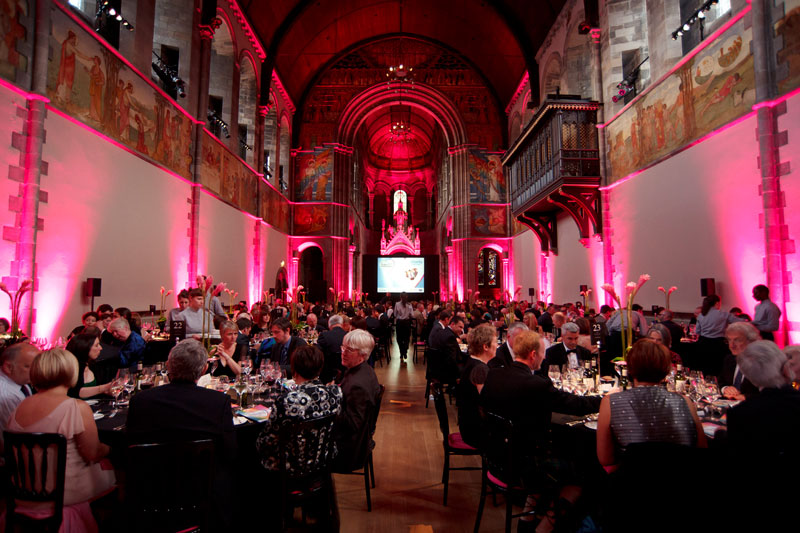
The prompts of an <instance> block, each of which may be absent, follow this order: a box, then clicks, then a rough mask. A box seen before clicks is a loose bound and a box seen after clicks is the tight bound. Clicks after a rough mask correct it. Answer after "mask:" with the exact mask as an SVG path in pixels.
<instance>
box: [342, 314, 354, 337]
mask: <svg viewBox="0 0 800 533" xmlns="http://www.w3.org/2000/svg"><path fill="white" fill-rule="evenodd" d="M340 316H341V315H340ZM342 329H343V330H344V331H345V333H349V332H350V330H351V329H353V326H352V324H351V319H350V317H349V316H347V315H345V316H343V317H342Z"/></svg>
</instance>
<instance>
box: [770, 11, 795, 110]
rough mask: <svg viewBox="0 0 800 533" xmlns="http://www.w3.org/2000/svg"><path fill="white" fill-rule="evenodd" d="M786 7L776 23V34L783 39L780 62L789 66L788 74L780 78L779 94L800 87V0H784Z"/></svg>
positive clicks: (779, 54)
mask: <svg viewBox="0 0 800 533" xmlns="http://www.w3.org/2000/svg"><path fill="white" fill-rule="evenodd" d="M784 9H785V10H786V16H785V17H783V18H782V19H781V20H779V21H778V22H777V23H776V24H775V34H776V35H777V36H778V38H779V39H780V38H782V39H783V48H782V49H781V50H779V51H778V64H779V65H781V64H785V65H786V68H787V76H786V77H785V78H784V79H782V80H778V93H779V94H785V93H788V92H789V91H791V90H792V89H795V88H797V87H800V0H784ZM779 70H780V68H779Z"/></svg>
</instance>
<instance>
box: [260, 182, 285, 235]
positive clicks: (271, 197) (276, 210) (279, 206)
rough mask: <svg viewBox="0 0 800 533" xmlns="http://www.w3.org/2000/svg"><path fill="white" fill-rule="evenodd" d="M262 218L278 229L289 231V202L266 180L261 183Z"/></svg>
mask: <svg viewBox="0 0 800 533" xmlns="http://www.w3.org/2000/svg"><path fill="white" fill-rule="evenodd" d="M261 218H262V219H263V220H264V222H266V223H267V224H269V225H270V226H272V227H273V228H275V229H277V230H278V231H281V232H283V233H289V202H288V201H287V200H286V198H284V197H283V196H282V195H280V194H279V193H278V192H277V191H276V190H275V189H273V188H272V187H271V186H270V185H268V184H267V183H266V182H262V184H261Z"/></svg>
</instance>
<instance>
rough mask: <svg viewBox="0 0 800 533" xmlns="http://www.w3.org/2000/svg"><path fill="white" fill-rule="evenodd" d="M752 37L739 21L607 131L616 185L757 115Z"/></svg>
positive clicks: (636, 104) (639, 101) (629, 109)
mask: <svg viewBox="0 0 800 533" xmlns="http://www.w3.org/2000/svg"><path fill="white" fill-rule="evenodd" d="M751 35H752V33H751V30H750V29H749V28H748V29H747V30H745V29H744V24H743V23H742V22H741V21H739V22H738V23H737V24H735V25H734V26H733V27H732V28H731V29H730V30H729V31H728V32H726V33H725V34H724V35H722V36H720V37H719V38H718V39H716V40H715V41H714V42H713V43H711V44H710V45H709V46H707V47H706V48H705V49H704V50H703V51H701V52H700V53H699V54H698V55H696V56H695V57H693V58H692V59H690V60H689V61H687V62H686V63H685V64H684V65H683V66H682V67H681V68H680V69H678V70H677V71H675V72H674V73H673V74H672V75H670V76H669V77H668V78H666V79H665V80H664V81H662V82H661V83H660V84H659V85H658V86H657V87H654V88H653V90H651V91H650V92H648V93H647V94H645V95H644V96H643V97H642V98H640V99H639V100H638V101H636V103H635V104H634V105H633V106H632V107H630V108H628V109H627V110H626V111H625V112H624V113H623V114H622V115H620V116H619V117H618V118H617V119H616V120H614V121H613V122H612V123H610V124H609V125H608V126H606V128H605V129H606V135H607V139H608V162H609V166H610V172H609V180H610V181H611V182H613V181H616V180H619V179H621V178H624V177H625V176H627V175H628V174H630V173H631V172H634V171H636V170H638V169H640V168H642V167H645V166H647V165H648V164H650V163H652V162H654V161H655V160H657V159H658V158H660V157H663V156H665V155H667V154H669V153H670V152H672V151H674V150H676V149H678V148H681V147H683V146H685V145H686V144H687V143H689V142H691V141H693V140H695V139H697V138H699V137H702V136H703V135H705V134H707V133H709V132H711V131H713V130H715V129H717V128H719V127H720V126H722V125H724V124H726V123H728V122H730V121H731V120H734V119H736V118H738V117H740V116H742V115H744V114H746V113H748V112H749V111H750V110H751V107H752V105H753V103H754V102H755V80H754V73H753V56H752V55H750V52H749V50H750V40H751Z"/></svg>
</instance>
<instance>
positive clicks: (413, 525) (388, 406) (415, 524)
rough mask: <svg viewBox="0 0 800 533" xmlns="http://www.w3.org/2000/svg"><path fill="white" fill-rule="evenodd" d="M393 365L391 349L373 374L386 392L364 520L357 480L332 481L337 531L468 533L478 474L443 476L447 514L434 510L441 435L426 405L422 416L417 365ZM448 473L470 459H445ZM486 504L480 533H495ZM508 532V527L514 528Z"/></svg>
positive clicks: (499, 522)
mask: <svg viewBox="0 0 800 533" xmlns="http://www.w3.org/2000/svg"><path fill="white" fill-rule="evenodd" d="M410 359H411V353H409V362H408V363H407V364H401V363H400V361H399V358H398V352H397V344H395V345H394V346H393V357H392V361H391V364H389V365H388V366H387V365H386V364H384V366H383V367H381V366H380V365H378V366H376V368H375V371H376V373H377V375H378V381H379V382H380V383H382V384H383V385H385V386H386V392H385V393H384V397H383V405H382V407H381V414H380V418H379V419H378V425H377V430H376V434H375V443H376V447H375V452H374V463H375V482H376V488H375V489H373V490H372V512H367V505H366V497H365V494H364V480H363V478H362V477H358V476H342V475H337V476H336V477H335V482H336V492H337V495H338V500H339V513H340V516H341V531H342V532H345V533H350V532H375V533H389V532H413V533H429V532H437V533H438V532H461V531H464V532H466V531H472V529H473V527H474V524H475V515H476V512H477V509H478V497H479V495H480V471H477V470H472V471H455V472H451V473H450V490H449V494H448V502H447V507H444V506H443V505H442V490H443V485H442V482H441V481H442V464H443V451H442V434H441V432H440V431H439V423H438V420H437V418H436V411H435V409H434V407H433V402H431V403H430V407H428V408H427V409H426V408H425V399H424V398H423V395H424V391H425V365H424V364H422V361H420V363H419V364H417V365H415V364H414V363H413V362H411V361H410ZM448 410H449V414H450V431H452V432H455V431H458V426H457V423H456V409H455V404H454V405H450V406H448ZM451 466H480V460H479V459H477V458H474V457H463V458H462V457H456V458H454V459H453V458H451ZM498 503H500V505H499V506H498V507H493V506H492V505H491V498H488V499H487V505H486V508H485V509H484V513H483V518H482V520H481V531H486V532H494V531H503V518H504V516H505V513H504V509H505V508H504V506H503V505H502V500H498ZM515 527H516V525H515Z"/></svg>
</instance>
